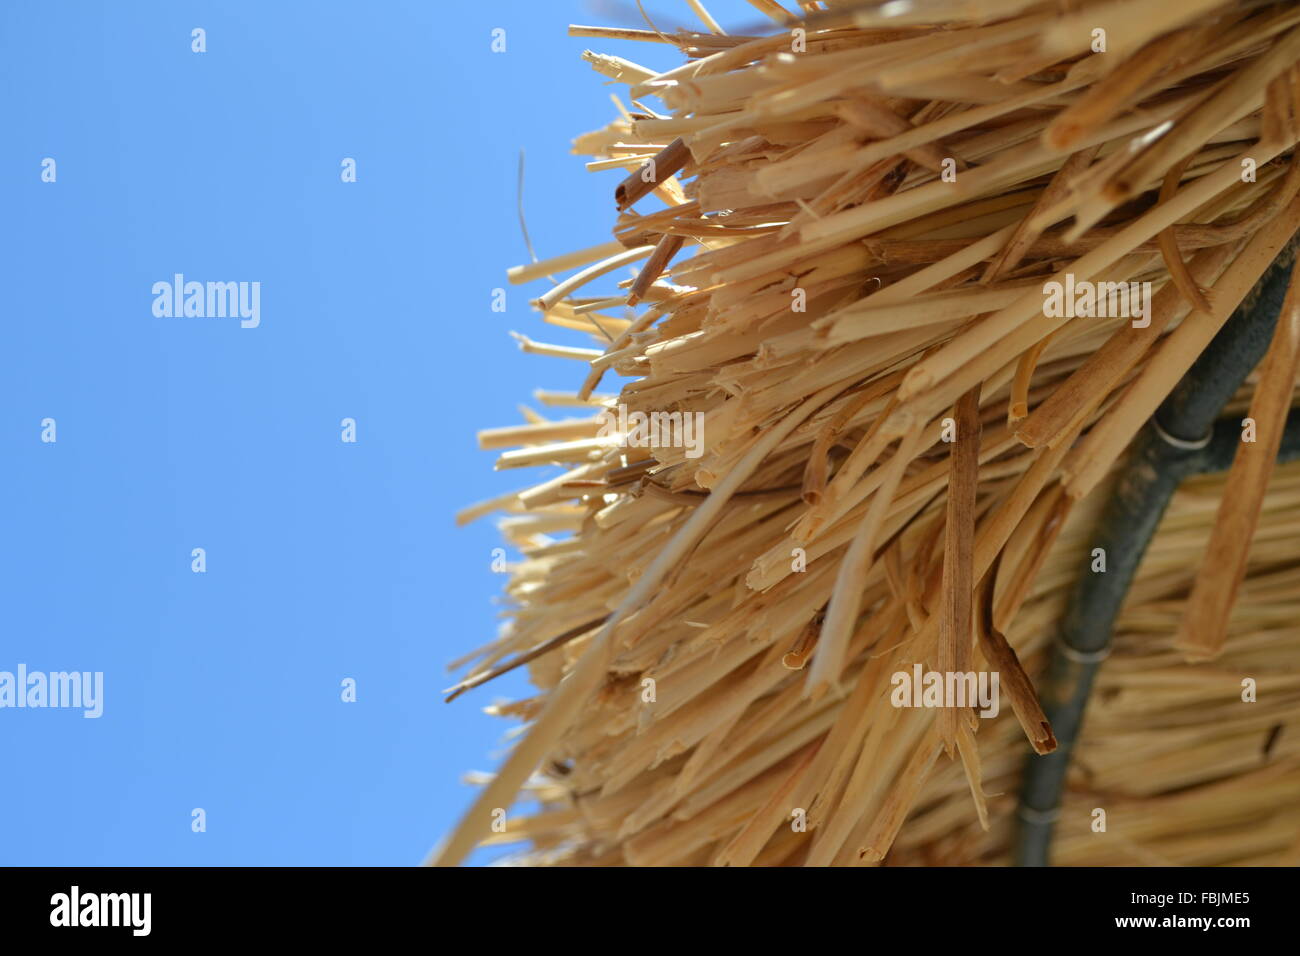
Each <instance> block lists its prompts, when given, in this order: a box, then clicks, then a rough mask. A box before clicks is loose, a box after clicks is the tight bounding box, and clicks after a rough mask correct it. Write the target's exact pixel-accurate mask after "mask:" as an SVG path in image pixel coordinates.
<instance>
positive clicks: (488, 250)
mask: <svg viewBox="0 0 1300 956" xmlns="http://www.w3.org/2000/svg"><path fill="white" fill-rule="evenodd" d="M646 6H647V9H648V10H650V11H651V13H652V15H656V14H661V15H662V20H661V25H663V26H664V27H665V28H668V27H670V26H672V25H673V24H674V22H676V23H690V22H692V21H691V13H690V10H689V8H688V7H687V5H686V4H685V3H678V2H671V0H657V2H656V3H654V4H649V3H648V4H646ZM708 6H709V7H710V9H711V10H712V11H713V12H714V13H715V15H717V16H719V18H720V19H721V18H723V16H724V15H729V16H730V19H729V20H728V21H726V22H730V23H733V24H734V23H742V24H744V25H746V26H753V25H755V24H756V23H760V22H761V17H758V16H757V15H756V14H755V13H754V11H753V9H752V8H751V7H748V6H747V5H745V4H743V3H739V2H727V3H717V2H712V3H709V4H708ZM742 11H747V12H742ZM737 17H739V18H740V19H737ZM570 22H587V23H590V22H599V23H615V24H620V25H625V26H639V25H641V24H640V23H639V22H638V19H637V14H636V6H635V4H634V3H628V4H625V5H624V4H617V5H616V4H602V5H590V4H582V3H576V2H545V3H533V2H527V0H500V2H483V3H454V4H453V3H445V2H433V0H424V2H414V0H412V2H368V3H351V2H349V3H333V2H310V3H308V2H306V0H303V2H296V3H290V2H262V0H257V2H252V0H239V2H235V0H226V2H211V3H202V2H180V0H131V2H114V3H107V2H105V3H92V2H66V0H58V2H55V0H39V2H27V0H5V2H4V3H3V4H2V5H0V87H2V88H3V89H4V90H5V95H4V97H3V98H2V100H0V116H2V118H3V134H2V136H3V148H0V210H2V211H3V215H4V218H5V229H4V238H3V240H0V241H3V243H4V249H3V255H2V258H0V261H2V262H3V264H4V275H3V280H4V288H5V290H6V292H7V295H6V303H5V304H6V310H5V311H6V314H5V317H4V321H3V323H0V447H2V448H3V463H4V464H3V470H2V471H0V494H2V498H0V500H2V501H3V505H2V506H0V555H2V557H0V562H2V566H0V588H2V589H3V590H2V592H0V597H2V606H3V609H4V618H3V621H2V622H0V670H5V671H11V672H12V671H14V670H15V669H16V668H17V666H18V665H19V664H20V663H21V664H25V665H26V666H27V668H28V669H29V670H39V671H47V672H48V671H61V670H78V671H102V672H103V673H104V682H105V688H104V697H105V700H104V714H103V716H102V717H101V718H99V719H97V720H89V719H84V718H83V717H82V716H81V713H80V712H79V711H75V710H54V709H46V710H30V709H25V710H15V709H0V754H3V759H4V765H5V772H4V774H3V776H2V777H0V781H2V783H3V785H2V786H0V821H3V833H4V838H3V839H0V864H49V865H144V864H162V865H190V864H204V865H226V864H306V865H320V864H343V865H348V864H379V865H402V864H410V863H415V862H418V861H419V860H420V859H422V858H423V856H424V854H425V852H426V851H427V850H428V849H429V847H430V846H432V845H433V844H434V843H435V842H436V840H437V839H438V838H439V837H440V836H441V835H442V834H443V833H445V831H446V830H447V829H448V828H449V826H450V825H451V824H452V823H453V822H454V821H455V819H456V818H457V816H458V815H459V813H460V812H461V811H462V810H463V809H464V807H465V806H466V805H467V804H468V802H469V800H470V798H471V797H472V792H471V790H470V789H469V788H468V787H467V786H466V785H465V784H463V783H462V782H461V780H460V777H461V774H462V773H463V772H464V771H466V770H471V769H479V770H487V769H491V768H492V767H493V766H495V764H496V762H497V760H498V759H499V756H500V753H501V752H502V749H503V748H504V747H505V746H506V741H505V738H504V734H505V733H506V731H507V730H509V729H510V728H511V727H513V726H514V724H513V723H512V722H505V721H502V720H499V719H495V718H490V717H487V716H485V715H483V714H482V713H481V711H480V708H481V707H482V706H483V705H485V704H487V703H490V702H491V701H492V700H493V698H494V697H497V696H508V697H515V696H521V695H523V694H525V693H527V684H526V682H525V680H524V678H523V677H522V675H512V676H511V677H509V678H506V679H503V680H502V681H500V682H499V683H498V684H496V685H494V686H492V687H489V688H485V689H481V690H479V691H476V692H473V693H471V694H468V695H466V696H464V697H462V698H461V699H459V700H458V701H456V702H455V703H452V704H444V703H443V702H442V698H441V695H440V693H439V691H440V690H441V689H442V688H444V687H445V686H447V685H448V684H449V683H451V678H450V677H449V676H448V673H447V671H446V664H447V662H448V661H450V660H452V659H453V658H455V657H456V656H458V655H459V654H461V653H463V652H464V651H466V650H467V649H469V648H471V647H476V646H478V645H480V644H482V643H484V642H486V641H487V640H489V639H491V637H492V636H493V634H494V633H495V629H496V626H497V621H496V616H497V614H498V612H499V606H498V605H497V603H496V601H497V597H498V595H499V594H500V587H501V584H502V580H501V577H500V576H499V575H494V574H493V573H492V572H491V570H490V561H491V551H492V548H493V547H496V546H497V545H498V544H499V537H498V534H497V532H496V530H495V528H494V527H493V525H492V523H491V521H483V522H480V523H477V524H474V525H471V526H469V527H467V528H456V527H455V526H454V524H453V520H452V515H453V513H454V512H455V510H456V509H458V508H459V507H461V506H463V505H465V504H469V503H471V502H473V501H475V500H478V499H480V498H485V497H490V496H492V495H495V494H499V493H501V492H502V491H505V490H507V489H511V488H515V487H519V486H520V485H522V484H524V483H526V482H527V481H528V480H530V478H533V477H535V478H537V479H540V478H543V477H546V476H547V475H548V474H549V472H533V473H532V474H531V475H530V474H528V473H524V472H505V473H494V472H493V471H492V460H493V457H494V455H493V454H492V453H488V452H481V451H478V450H477V447H476V443H475V438H474V432H475V430H476V429H477V428H480V427H487V426H494V425H503V424H510V423H514V422H517V421H519V413H518V411H517V406H518V404H519V403H521V402H528V403H531V401H532V399H531V391H532V389H533V388H534V387H538V386H540V387H545V388H555V389H569V388H573V387H574V386H575V385H576V384H577V383H578V382H579V381H580V380H581V375H582V369H581V368H580V367H578V366H577V365H576V364H575V363H572V362H565V361H562V360H557V359H546V358H538V357H529V356H524V355H522V354H520V353H519V352H518V351H517V350H516V349H515V347H514V346H513V344H512V343H511V341H510V339H509V338H508V335H507V332H508V331H509V330H510V329H517V330H520V331H525V332H528V333H529V334H531V335H534V336H535V337H537V338H541V339H544V340H549V341H561V342H569V343H571V344H586V343H584V342H583V341H582V340H581V339H574V338H571V337H569V338H566V336H565V335H563V334H561V333H559V332H555V331H553V330H551V329H550V327H547V326H543V325H542V324H541V323H540V322H539V321H538V319H537V318H536V316H535V313H532V312H531V310H530V309H529V307H528V304H527V299H528V297H529V295H530V294H533V295H535V294H537V291H538V290H539V287H538V286H534V287H532V288H531V289H519V288H516V287H511V288H510V290H509V294H508V310H507V312H506V313H505V314H504V315H503V314H500V313H494V312H492V311H491V309H490V302H491V295H492V290H493V289H494V288H496V287H501V286H505V280H504V271H505V269H506V268H507V267H509V266H511V265H515V264H518V263H520V262H523V261H525V260H526V258H527V254H526V251H525V247H524V244H523V241H522V239H521V237H520V231H519V227H518V222H517V218H516V209H515V177H516V165H517V162H518V153H519V150H520V149H521V148H523V149H525V150H526V151H527V167H528V173H527V177H528V182H527V187H526V192H525V204H526V210H527V215H528V223H529V228H530V232H531V234H532V238H533V242H534V244H535V246H536V248H537V250H538V253H539V255H542V256H548V255H555V254H558V253H562V252H565V251H568V250H570V249H572V248H577V247H582V246H588V245H593V244H596V243H599V242H604V241H606V240H607V239H608V238H609V232H608V229H609V226H610V225H611V224H612V220H613V205H612V199H611V194H612V189H613V185H614V183H615V182H616V181H617V178H618V174H617V173H613V172H606V173H601V174H590V173H587V172H586V171H585V170H584V169H583V162H584V159H583V158H582V157H576V156H573V155H571V154H570V152H569V144H570V139H571V137H572V136H573V135H575V134H577V133H579V132H582V131H585V130H589V129H594V128H597V127H599V126H601V125H603V124H604V123H606V122H607V121H608V120H609V118H610V117H611V115H612V110H613V107H612V105H611V103H610V101H609V98H608V94H607V90H606V89H605V88H603V87H602V85H601V78H600V77H598V76H596V75H595V74H594V73H593V72H592V71H591V69H590V68H589V67H588V66H587V65H586V64H584V63H583V62H582V61H581V60H580V59H579V54H580V53H581V51H582V50H583V49H584V48H586V47H587V46H592V45H595V46H597V47H598V48H599V49H602V50H605V51H608V52H616V53H620V54H622V55H625V56H628V57H631V58H633V59H637V60H639V61H641V62H643V63H645V64H646V65H648V66H652V67H666V66H671V65H674V64H675V63H676V62H678V58H677V55H676V53H675V51H673V50H671V49H670V48H667V47H661V46H654V47H653V48H649V45H647V44H630V43H621V44H617V43H613V44H611V43H599V42H596V41H588V40H581V39H569V38H568V37H567V36H566V35H565V28H566V25H567V24H568V23H570ZM195 27H202V28H203V29H204V30H206V38H207V52H206V53H203V54H196V53H193V52H191V30H192V29H193V28H195ZM494 27H502V28H504V29H505V30H506V31H507V32H506V38H507V51H506V53H504V54H494V53H492V52H491V50H490V42H491V36H490V33H491V30H492V29H493V28H494ZM46 157H51V158H53V159H55V161H56V163H57V181H56V182H54V183H45V182H42V181H41V163H42V160H43V159H45V158H46ZM344 157H352V158H355V160H356V163H357V179H358V181H357V182H356V183H350V184H344V183H342V182H341V181H340V175H339V174H340V162H341V161H342V159H343V158H344ZM175 273H183V274H185V276H186V277H187V279H192V280H199V281H209V280H211V281H250V282H251V281H257V282H260V283H261V325H260V326H259V327H258V328H255V329H243V328H240V325H239V322H238V320H237V319H230V318H210V319H209V318H193V317H190V318H183V317H181V318H158V317H155V316H154V315H153V312H152V304H153V295H152V292H151V288H152V286H153V283H155V282H157V281H159V280H170V279H171V278H172V276H173V275H174V274H175ZM558 414H559V415H561V416H564V415H567V414H570V412H568V411H565V410H561V411H559V413H558ZM345 417H351V418H354V419H355V420H356V422H357V435H358V440H357V442H356V443H355V444H346V443H344V442H342V441H341V440H340V431H341V429H340V421H341V419H343V418H345ZM45 418H53V419H55V420H56V422H57V442H56V443H54V444H49V443H44V442H42V441H41V422H42V420H43V419H45ZM197 547H201V548H204V549H205V550H206V553H207V571H206V573H203V574H195V573H193V572H192V571H191V568H190V562H191V557H190V554H191V550H192V549H193V548H197ZM346 677H351V678H354V679H355V680H356V682H357V695H358V700H357V702H356V703H352V704H347V703H343V702H342V701H341V700H340V682H341V681H342V680H343V679H344V678H346ZM196 807H201V808H203V809H204V811H205V812H206V815H207V831H206V832H204V833H194V832H192V831H191V825H190V824H191V811H192V809H194V808H196ZM497 855H500V851H495V852H493V853H487V852H480V853H479V854H477V855H476V856H475V858H474V859H475V861H476V862H480V863H481V862H485V861H488V860H490V859H492V858H493V857H494V856H497Z"/></svg>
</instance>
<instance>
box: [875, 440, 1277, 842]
mask: <svg viewBox="0 0 1300 956" xmlns="http://www.w3.org/2000/svg"><path fill="white" fill-rule="evenodd" d="M1225 485H1226V478H1225V476H1223V475H1217V476H1206V477H1203V478H1197V479H1193V480H1191V481H1189V482H1188V483H1187V484H1186V485H1185V486H1184V487H1183V488H1182V490H1181V491H1179V493H1178V494H1177V495H1176V496H1175V499H1174V501H1173V503H1172V504H1171V507H1170V509H1169V511H1168V512H1166V514H1165V518H1164V520H1163V522H1162V523H1161V526H1160V530H1159V532H1158V533H1157V535H1156V537H1155V540H1154V541H1153V543H1152V545H1151V547H1150V549H1149V550H1148V551H1147V555H1146V559H1145V560H1144V562H1143V564H1142V567H1141V570H1140V572H1139V575H1138V578H1137V580H1136V581H1135V582H1134V585H1133V587H1132V589H1131V590H1130V592H1129V597H1128V601H1127V604H1126V606H1125V610H1124V612H1123V614H1122V615H1121V617H1120V620H1119V623H1118V626H1117V639H1116V644H1115V648H1114V653H1113V654H1112V655H1111V657H1110V659H1109V660H1108V661H1107V662H1106V666H1105V667H1104V668H1103V669H1102V670H1101V672H1100V675H1099V678H1098V686H1097V688H1096V690H1095V691H1094V693H1093V701H1092V703H1091V705H1090V710H1089V716H1088V722H1087V725H1086V727H1085V733H1084V737H1083V740H1082V742H1081V746H1080V748H1079V750H1078V753H1077V757H1076V760H1075V763H1074V766H1073V768H1072V774H1071V777H1072V779H1071V781H1070V786H1069V789H1068V791H1067V794H1066V799H1065V801H1064V805H1063V807H1062V812H1061V819H1060V821H1059V823H1058V826H1057V830H1056V839H1055V841H1054V846H1053V859H1054V860H1055V862H1057V863H1060V864H1063V865H1078V866H1151V865H1155V866H1215V865H1234V866H1295V865H1297V864H1300V640H1298V639H1297V638H1298V637H1300V633H1298V632H1297V628H1296V621H1297V619H1298V618H1300V554H1298V553H1297V551H1296V548H1295V545H1294V541H1295V538H1296V535H1297V534H1298V533H1300V464H1297V463H1291V464H1288V465H1281V466H1279V467H1278V470H1277V472H1276V473H1275V474H1274V476H1273V482H1272V484H1271V485H1270V487H1269V492H1268V495H1267V497H1266V498H1265V501H1264V509H1263V518H1262V520H1261V522H1260V526H1259V530H1258V533H1257V534H1256V536H1255V541H1254V545H1253V547H1252V548H1251V552H1250V564H1249V568H1248V573H1247V576H1246V579H1245V582H1244V585H1243V591H1242V596H1241V599H1240V600H1239V602H1238V603H1237V606H1236V607H1235V609H1234V610H1233V613H1232V615H1231V617H1230V622H1229V627H1228V630H1227V642H1226V645H1225V649H1224V653H1223V655H1222V657H1221V658H1219V659H1218V660H1217V661H1215V662H1214V664H1213V665H1210V666H1206V665H1189V664H1188V663H1187V662H1185V661H1184V660H1183V657H1182V655H1181V654H1180V653H1179V651H1178V649H1177V648H1176V647H1175V646H1174V635H1175V634H1177V632H1178V627H1179V624H1180V622H1181V620H1182V618H1183V615H1184V613H1185V610H1186V599H1187V596H1188V595H1189V593H1190V591H1191V588H1192V584H1193V580H1194V576H1195V573H1196V566H1195V565H1194V564H1190V563H1189V562H1188V560H1187V555H1188V554H1199V553H1202V552H1203V551H1204V549H1205V547H1206V545H1207V544H1208V543H1209V538H1210V533H1211V530H1212V528H1213V525H1214V519H1215V514H1216V511H1217V509H1218V506H1219V503H1220V502H1221V501H1222V500H1223V493H1224V488H1225ZM1070 533H1071V532H1070V529H1067V530H1066V532H1065V535H1063V537H1066V536H1068V535H1069V534H1070ZM1060 557H1064V554H1062V555H1059V556H1058V555H1057V554H1055V553H1054V554H1053V556H1052V558H1051V559H1049V562H1048V564H1047V565H1046V566H1045V567H1044V570H1043V573H1041V574H1040V575H1039V586H1040V587H1042V588H1043V590H1042V591H1041V592H1039V593H1037V594H1035V595H1034V596H1033V597H1031V599H1030V601H1029V602H1027V603H1026V605H1025V608H1024V611H1023V613H1024V614H1026V615H1028V619H1026V620H1025V621H1024V622H1023V624H1024V626H1025V627H1026V628H1027V629H1028V630H1029V631H1031V632H1032V633H1027V634H1025V635H1024V644H1023V646H1024V647H1026V648H1027V649H1029V651H1030V654H1031V655H1037V654H1038V652H1039V650H1040V649H1041V648H1042V647H1043V646H1044V645H1045V644H1046V642H1047V641H1049V640H1050V639H1051V617H1052V611H1053V609H1054V605H1055V604H1056V603H1057V602H1056V601H1055V600H1054V598H1055V597H1059V595H1054V594H1053V592H1054V591H1057V590H1058V589H1059V588H1060V587H1063V586H1065V582H1064V577H1065V576H1066V575H1065V574H1060V573H1059V572H1061V571H1066V569H1065V568H1064V567H1063V566H1061V565H1059V564H1057V565H1056V567H1055V568H1054V567H1053V565H1054V564H1055V563H1056V562H1057V561H1058V558H1060ZM1067 574H1068V572H1067ZM1020 623H1021V622H1018V626H1019V625H1020ZM989 731H991V732H989ZM1016 733H1017V728H1015V726H1014V722H1013V721H1007V720H1004V719H1003V718H998V720H996V721H995V722H994V726H993V727H990V728H989V729H988V731H986V732H985V733H984V734H981V758H982V760H983V767H984V771H985V781H986V785H987V786H988V787H989V789H990V790H991V791H994V792H1000V793H1001V794H1002V795H1000V796H998V797H994V798H991V799H990V801H989V812H990V816H991V818H992V826H991V828H990V829H989V830H988V831H984V830H982V829H980V827H979V826H978V823H977V822H976V821H975V820H974V819H973V817H972V815H971V814H970V813H969V804H970V797H969V795H968V792H967V789H966V783H965V781H964V780H963V779H962V778H961V774H960V772H957V773H953V772H952V770H951V769H945V770H943V771H941V772H940V773H937V774H935V776H934V778H933V779H932V780H931V781H930V784H929V786H927V788H926V790H925V792H924V793H923V794H922V796H921V798H920V800H919V801H918V803H917V809H916V811H915V813H914V814H913V816H912V817H911V818H910V820H909V821H908V826H907V827H906V828H905V829H904V830H903V832H902V833H901V834H900V835H899V839H898V841H897V842H896V843H895V845H894V849H893V851H892V853H891V855H890V862H891V863H899V864H909V863H910V864H926V863H942V864H947V865H954V864H982V863H1001V862H1006V860H1007V852H1008V845H1009V843H1010V841H1011V835H1012V832H1013V830H1014V826H1015V821H1014V813H1015V800H1014V796H1013V794H1014V792H1015V789H1016V777H1017V776H1018V774H1019V771H1020V765H1021V763H1022V748H1021V747H1020V746H1019V745H1018V743H1017V741H1016ZM1098 811H1103V812H1102V813H1098Z"/></svg>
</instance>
